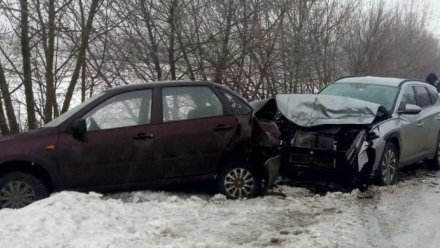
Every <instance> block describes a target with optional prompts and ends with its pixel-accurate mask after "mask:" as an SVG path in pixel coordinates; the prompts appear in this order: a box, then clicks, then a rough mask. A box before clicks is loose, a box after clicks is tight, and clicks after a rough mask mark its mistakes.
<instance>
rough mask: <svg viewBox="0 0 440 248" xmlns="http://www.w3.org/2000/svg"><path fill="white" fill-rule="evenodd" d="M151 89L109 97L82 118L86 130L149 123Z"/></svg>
mask: <svg viewBox="0 0 440 248" xmlns="http://www.w3.org/2000/svg"><path fill="white" fill-rule="evenodd" d="M150 117H151V90H139V91H132V92H126V93H122V94H119V95H116V96H113V97H111V98H110V99H108V100H106V101H105V102H103V103H101V104H100V105H98V106H97V107H95V108H94V109H93V110H92V111H90V112H89V113H87V114H86V115H85V116H84V117H83V118H84V119H85V120H86V123H87V131H96V130H103V129H111V128H120V127H129V126H137V125H145V124H150Z"/></svg>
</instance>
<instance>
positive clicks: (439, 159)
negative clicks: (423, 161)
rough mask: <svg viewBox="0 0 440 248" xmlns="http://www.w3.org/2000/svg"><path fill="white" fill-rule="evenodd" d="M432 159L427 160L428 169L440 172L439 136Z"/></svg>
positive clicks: (439, 136)
mask: <svg viewBox="0 0 440 248" xmlns="http://www.w3.org/2000/svg"><path fill="white" fill-rule="evenodd" d="M435 149H436V150H435V154H434V157H433V158H432V159H430V160H428V167H429V168H430V169H432V170H440V134H439V135H438V137H437V143H436V148H435Z"/></svg>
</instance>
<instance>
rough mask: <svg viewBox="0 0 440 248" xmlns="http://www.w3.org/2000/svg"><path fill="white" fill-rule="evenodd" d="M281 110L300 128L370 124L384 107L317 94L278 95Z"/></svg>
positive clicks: (385, 111)
mask: <svg viewBox="0 0 440 248" xmlns="http://www.w3.org/2000/svg"><path fill="white" fill-rule="evenodd" d="M276 102H277V107H278V110H279V111H280V112H281V114H283V115H284V116H285V117H286V118H287V119H288V120H290V121H292V122H293V123H295V124H296V125H298V126H302V127H313V126H319V125H368V124H371V123H373V121H374V120H375V119H376V117H377V116H378V115H383V114H387V110H386V109H385V107H383V106H381V105H378V104H375V103H372V102H366V101H362V100H358V99H354V98H349V97H343V96H332V95H316V94H284V95H277V96H276Z"/></svg>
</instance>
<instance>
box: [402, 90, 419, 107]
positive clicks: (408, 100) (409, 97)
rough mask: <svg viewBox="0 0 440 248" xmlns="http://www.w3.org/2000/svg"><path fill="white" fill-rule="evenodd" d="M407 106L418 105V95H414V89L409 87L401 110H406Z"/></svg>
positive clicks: (403, 98)
mask: <svg viewBox="0 0 440 248" xmlns="http://www.w3.org/2000/svg"><path fill="white" fill-rule="evenodd" d="M406 104H414V105H417V102H416V95H415V94H414V88H413V87H412V86H411V87H408V88H406V90H405V93H403V96H402V100H401V101H400V105H399V110H404V109H405V106H406Z"/></svg>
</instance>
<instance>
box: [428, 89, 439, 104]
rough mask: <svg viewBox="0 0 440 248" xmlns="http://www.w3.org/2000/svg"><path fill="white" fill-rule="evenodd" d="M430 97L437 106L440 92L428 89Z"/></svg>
mask: <svg viewBox="0 0 440 248" xmlns="http://www.w3.org/2000/svg"><path fill="white" fill-rule="evenodd" d="M428 92H429V96H430V97H431V104H436V103H437V100H438V92H437V91H435V90H433V89H430V88H428Z"/></svg>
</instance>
